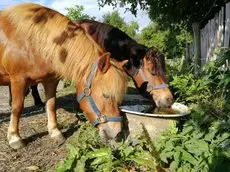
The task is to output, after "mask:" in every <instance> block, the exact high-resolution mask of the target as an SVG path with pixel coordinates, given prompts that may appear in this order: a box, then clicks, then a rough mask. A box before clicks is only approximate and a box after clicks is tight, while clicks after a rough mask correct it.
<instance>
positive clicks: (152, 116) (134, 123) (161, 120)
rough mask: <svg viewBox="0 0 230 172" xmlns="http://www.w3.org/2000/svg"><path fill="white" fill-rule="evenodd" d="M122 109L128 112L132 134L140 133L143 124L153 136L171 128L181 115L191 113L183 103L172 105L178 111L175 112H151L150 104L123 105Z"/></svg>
mask: <svg viewBox="0 0 230 172" xmlns="http://www.w3.org/2000/svg"><path fill="white" fill-rule="evenodd" d="M120 109H121V111H122V112H124V113H125V114H126V117H127V119H128V128H129V132H130V135H131V136H135V135H137V134H140V133H141V132H142V131H143V130H142V125H141V124H143V125H144V126H145V128H146V129H147V131H148V133H149V135H150V137H152V138H155V137H157V136H159V135H160V133H161V132H162V131H164V130H166V129H169V128H170V126H171V125H172V123H175V122H178V121H179V120H180V118H181V117H183V116H186V115H189V114H190V110H189V108H188V106H186V105H184V104H181V103H174V104H173V105H172V107H171V109H172V110H173V111H175V112H176V113H174V114H166V113H163V114H162V113H160V114H158V113H150V112H151V109H153V106H152V105H149V104H138V105H123V106H120Z"/></svg>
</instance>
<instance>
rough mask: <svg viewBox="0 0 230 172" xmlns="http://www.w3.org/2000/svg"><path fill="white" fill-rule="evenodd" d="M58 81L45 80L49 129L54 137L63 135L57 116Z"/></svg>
mask: <svg viewBox="0 0 230 172" xmlns="http://www.w3.org/2000/svg"><path fill="white" fill-rule="evenodd" d="M57 85H58V81H56V80H54V81H53V80H52V81H50V80H49V81H47V82H43V86H44V90H45V96H46V112H47V115H48V131H49V134H50V136H51V137H52V138H60V137H62V133H61V131H60V130H59V129H58V125H57V117H56V89H57Z"/></svg>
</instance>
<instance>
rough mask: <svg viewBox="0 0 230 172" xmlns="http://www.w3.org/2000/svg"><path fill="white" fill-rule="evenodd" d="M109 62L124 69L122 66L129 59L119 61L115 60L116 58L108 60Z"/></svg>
mask: <svg viewBox="0 0 230 172" xmlns="http://www.w3.org/2000/svg"><path fill="white" fill-rule="evenodd" d="M110 62H111V64H113V65H114V66H116V67H117V68H119V69H124V66H125V65H126V64H127V63H128V62H129V60H123V61H121V62H119V61H117V60H114V59H113V60H112V59H111V60H110Z"/></svg>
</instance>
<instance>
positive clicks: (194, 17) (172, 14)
mask: <svg viewBox="0 0 230 172" xmlns="http://www.w3.org/2000/svg"><path fill="white" fill-rule="evenodd" d="M98 2H99V5H100V6H103V5H105V4H108V5H112V6H117V5H119V6H121V7H124V6H126V5H129V6H130V8H129V10H130V11H131V12H132V13H133V14H136V12H137V9H138V6H140V8H141V9H147V10H148V11H149V16H150V18H151V19H152V20H154V21H157V22H158V23H161V24H164V26H170V25H171V24H172V23H183V24H184V25H187V26H191V24H192V23H194V22H199V23H202V22H203V21H204V20H205V19H207V18H209V17H212V16H213V15H214V14H215V12H216V11H217V10H218V9H219V8H220V7H221V6H222V5H223V4H224V3H225V2H228V0H194V1H189V0H169V1H163V0H151V1H150V0H98ZM189 29H191V27H189Z"/></svg>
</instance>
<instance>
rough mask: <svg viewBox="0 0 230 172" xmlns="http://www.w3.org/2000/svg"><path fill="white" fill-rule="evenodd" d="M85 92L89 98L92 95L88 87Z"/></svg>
mask: <svg viewBox="0 0 230 172" xmlns="http://www.w3.org/2000/svg"><path fill="white" fill-rule="evenodd" d="M83 92H84V94H85V96H87V97H88V96H90V94H91V89H90V88H87V87H86V88H84V90H83Z"/></svg>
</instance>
